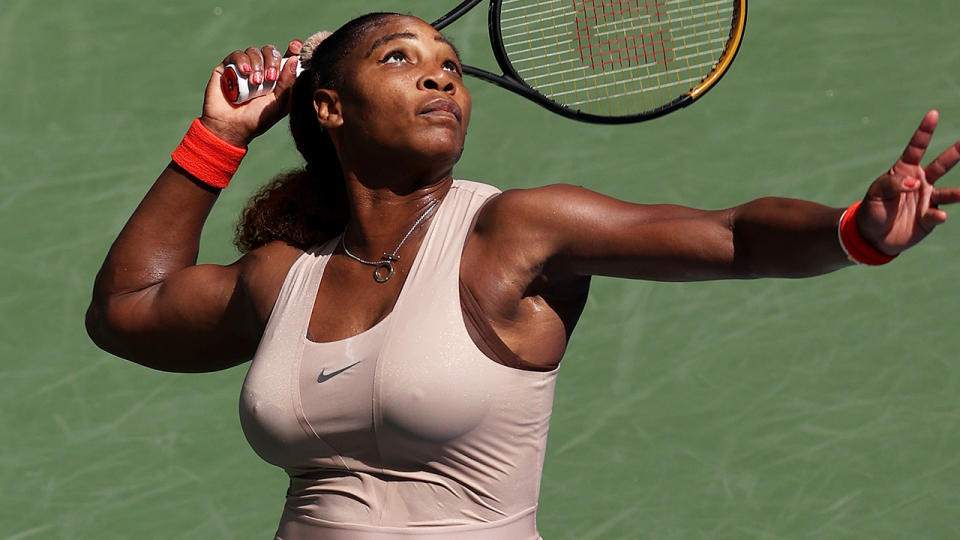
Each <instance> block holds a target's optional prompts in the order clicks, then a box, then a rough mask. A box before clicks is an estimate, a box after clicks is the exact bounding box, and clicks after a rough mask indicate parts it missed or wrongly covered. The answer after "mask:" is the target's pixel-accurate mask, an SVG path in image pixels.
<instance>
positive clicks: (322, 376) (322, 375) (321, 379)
mask: <svg viewBox="0 0 960 540" xmlns="http://www.w3.org/2000/svg"><path fill="white" fill-rule="evenodd" d="M359 363H360V361H359V360H357V361H356V362H354V363H352V364H350V365H349V366H347V367H345V368H340V369H338V370H336V371H331V372H330V373H326V374H325V373H324V372H323V369H326V368H323V369H321V370H320V374H319V375H317V382H318V383H322V382H324V381H326V380H328V379H331V378H333V377H336V376H337V375H339V374H341V373H343V372H344V371H346V370H348V369H350V368H352V367H353V366H355V365H357V364H359Z"/></svg>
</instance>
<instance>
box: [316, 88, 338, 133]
mask: <svg viewBox="0 0 960 540" xmlns="http://www.w3.org/2000/svg"><path fill="white" fill-rule="evenodd" d="M313 109H314V110H315V111H317V122H319V123H320V125H321V126H323V128H324V129H331V128H338V127H340V126H342V125H343V107H342V104H341V102H340V95H339V94H338V93H337V92H336V91H335V90H329V89H326V88H321V89H319V90H317V91H316V92H315V93H314V94H313Z"/></svg>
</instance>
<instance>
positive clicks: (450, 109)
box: [418, 98, 463, 122]
mask: <svg viewBox="0 0 960 540" xmlns="http://www.w3.org/2000/svg"><path fill="white" fill-rule="evenodd" d="M418 114H422V115H425V116H438V117H444V116H445V117H451V118H454V119H456V121H457V122H460V121H461V120H462V119H463V111H462V110H461V109H460V105H457V102H455V101H451V100H449V99H443V98H437V99H434V100H431V101H428V102H427V103H426V104H425V105H424V106H423V107H422V108H421V109H420V112H419V113H418Z"/></svg>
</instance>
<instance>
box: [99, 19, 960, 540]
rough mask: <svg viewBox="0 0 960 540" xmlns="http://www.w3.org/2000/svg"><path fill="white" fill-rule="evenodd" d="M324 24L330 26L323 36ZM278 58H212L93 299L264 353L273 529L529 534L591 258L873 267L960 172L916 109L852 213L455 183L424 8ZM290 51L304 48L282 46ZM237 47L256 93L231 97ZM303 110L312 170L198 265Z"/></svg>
mask: <svg viewBox="0 0 960 540" xmlns="http://www.w3.org/2000/svg"><path fill="white" fill-rule="evenodd" d="M321 37H322V36H321ZM317 41H319V38H314V39H313V40H312V41H309V40H308V43H307V45H308V46H307V47H305V49H306V50H304V51H303V55H302V56H301V57H300V59H299V61H300V62H302V63H303V65H304V67H305V68H306V69H305V71H304V72H303V74H302V75H300V77H299V78H297V77H296V64H297V62H296V61H294V60H291V61H289V62H287V64H286V65H285V67H284V69H283V70H282V71H281V70H279V66H280V63H281V54H280V51H279V50H277V48H275V47H272V46H266V47H263V48H260V49H256V48H250V49H247V50H246V51H242V52H241V51H237V52H234V53H232V54H231V55H230V56H229V57H228V58H226V59H225V60H224V62H223V64H221V65H219V66H217V68H216V69H215V70H214V73H213V75H212V76H211V78H210V82H209V85H208V87H207V91H206V96H205V101H204V105H203V114H202V116H201V117H200V118H199V119H198V120H196V121H195V122H194V124H193V125H192V127H191V128H190V130H189V131H188V133H187V135H186V136H185V137H184V140H183V142H182V143H181V144H180V146H178V147H177V149H176V150H175V151H174V153H173V162H171V163H170V165H169V166H168V167H167V168H166V169H165V170H164V171H163V172H162V173H161V175H160V177H159V178H158V179H157V181H156V183H155V184H154V185H153V188H152V189H151V190H150V191H149V193H148V194H147V195H146V197H145V198H144V200H143V202H142V203H141V204H140V206H139V207H138V208H137V209H136V211H135V212H134V214H133V216H132V217H131V218H130V220H129V222H128V223H127V225H126V226H125V227H124V228H123V230H122V231H121V233H120V235H119V237H118V238H117V240H116V242H115V243H114V245H113V247H112V248H111V250H110V252H109V254H108V255H107V258H106V261H105V262H104V264H103V268H102V270H101V271H100V273H99V275H98V277H97V280H96V284H95V288H94V298H93V302H92V304H91V306H90V309H89V312H88V318H87V325H88V329H89V333H90V335H91V337H92V338H93V340H94V341H95V342H96V343H97V344H98V345H100V346H101V347H102V348H104V349H105V350H107V351H109V352H111V353H113V354H116V355H119V356H122V357H124V358H127V359H130V360H132V361H134V362H137V363H140V364H143V365H145V366H148V367H151V368H154V369H160V370H166V371H180V372H202V371H213V370H219V369H224V368H227V367H230V366H234V365H237V364H240V363H242V362H246V361H248V360H250V359H252V360H253V361H252V363H251V365H250V368H249V372H248V374H247V377H246V380H245V382H244V384H243V389H242V391H241V398H240V401H241V407H240V413H241V420H242V425H243V430H244V433H245V434H246V436H247V439H248V440H249V441H250V444H251V445H252V446H253V448H254V449H255V450H256V452H257V453H258V454H259V455H260V456H262V457H263V458H264V459H265V460H267V461H268V462H270V463H272V464H274V465H277V466H279V467H282V468H284V469H285V470H286V471H287V472H288V473H289V475H290V487H289V490H288V492H287V497H286V504H285V506H284V509H283V514H282V517H281V519H280V525H279V529H278V531H277V538H283V539H288V540H290V539H307V538H310V539H336V540H373V539H393V538H413V537H427V538H449V539H455V540H466V539H489V538H495V539H517V540H520V539H523V540H527V539H536V538H539V535H538V533H537V528H536V519H535V510H536V505H537V497H538V490H539V483H540V476H541V467H542V463H543V457H544V449H545V444H546V436H547V426H548V422H549V419H550V412H551V403H552V398H553V388H554V381H555V377H556V374H557V367H558V365H559V363H560V359H561V357H562V356H563V353H564V349H565V348H566V345H567V340H568V338H569V337H570V334H571V332H572V331H573V328H574V326H575V325H576V323H577V320H578V318H579V316H580V314H581V311H582V308H583V306H584V302H585V299H586V295H587V290H588V286H589V283H590V276H591V275H595V274H599V275H606V276H620V277H625V278H633V279H647V280H671V281H673V280H675V281H683V280H706V279H728V278H756V277H762V276H781V277H802V276H812V275H816V274H823V273H826V272H831V271H834V270H837V269H840V268H843V267H845V266H849V265H851V264H853V261H856V262H860V263H863V264H882V263H884V262H887V261H889V260H890V259H892V258H893V257H896V256H897V255H898V254H899V253H900V252H902V251H904V250H906V249H907V248H909V247H911V246H912V245H914V244H916V243H917V242H919V241H920V240H921V239H923V238H924V237H925V236H927V235H928V234H929V233H930V232H931V231H932V230H933V229H934V227H936V226H937V225H939V224H941V223H943V222H944V220H945V219H946V217H947V216H946V213H945V212H944V211H943V210H942V209H940V208H939V206H940V205H944V204H948V203H954V202H957V201H958V200H960V190H958V189H955V188H937V187H935V184H934V183H935V182H936V181H937V180H938V179H939V178H940V177H941V176H942V175H943V174H944V173H946V172H947V171H948V170H950V169H951V168H952V167H953V166H954V165H955V164H956V163H957V162H958V161H960V145H958V146H953V147H951V148H950V149H949V150H947V151H946V152H945V153H943V154H942V155H940V156H939V157H938V158H936V159H935V160H934V161H933V162H932V163H930V164H929V165H927V166H926V167H923V166H922V165H921V159H922V157H923V155H924V152H925V150H926V148H927V145H928V142H929V141H930V138H931V135H932V133H933V130H934V128H935V126H936V124H937V113H936V112H935V111H931V112H930V113H928V114H927V115H926V117H925V118H924V119H923V122H922V123H921V125H920V128H919V129H918V130H917V131H916V133H915V134H914V136H913V138H912V139H911V141H910V144H909V146H908V147H907V149H906V151H905V152H904V153H903V155H902V156H901V157H900V159H899V160H897V162H896V163H895V164H894V166H893V167H892V168H891V169H890V171H889V172H887V173H886V174H883V175H882V176H880V178H879V179H877V180H876V181H874V182H873V183H872V184H871V185H870V186H869V188H868V189H867V192H866V196H865V197H864V199H863V200H862V201H861V202H860V203H857V204H855V205H853V206H851V207H850V208H848V209H836V208H830V207H826V206H821V205H819V204H815V203H811V202H806V201H799V200H791V199H781V198H764V199H759V200H755V201H752V202H748V203H746V204H743V205H740V206H737V207H734V208H730V209H726V210H720V211H704V210H695V209H691V208H684V207H680V206H667V205H643V204H633V203H628V202H623V201H619V200H616V199H612V198H609V197H605V196H603V195H600V194H597V193H594V192H591V191H588V190H586V189H582V188H579V187H574V186H566V185H551V186H546V187H540V188H535V189H527V190H512V191H507V192H504V193H501V192H500V191H499V190H497V189H496V188H494V187H491V186H488V185H484V184H480V183H474V182H469V181H461V180H455V179H454V178H453V168H454V165H455V164H456V163H457V160H458V159H459V157H460V155H461V152H462V151H463V145H464V138H465V136H466V132H467V126H468V124H469V121H470V114H471V102H470V94H469V92H468V91H467V89H466V87H465V86H464V84H463V80H462V77H461V68H460V60H459V58H458V56H457V52H456V51H455V50H454V48H453V47H452V46H451V45H450V43H449V42H447V40H446V39H444V38H443V36H442V35H441V34H439V33H438V32H437V31H436V30H434V29H433V28H432V27H431V26H430V25H429V24H427V23H425V22H424V21H422V20H420V19H417V18H414V17H409V16H401V15H394V14H371V15H366V16H363V17H360V18H358V19H356V20H353V21H351V22H349V23H347V24H346V25H345V26H343V27H342V28H340V29H339V30H338V31H337V32H335V33H334V34H332V35H331V36H329V37H328V38H326V39H325V40H323V41H322V42H321V43H319V44H318V43H316V42H317ZM300 52H301V43H300V42H296V41H295V42H293V43H291V44H290V46H289V49H288V51H287V53H286V55H287V56H292V55H297V54H298V53H300ZM228 64H233V65H235V66H237V68H238V70H239V71H240V73H241V75H242V76H244V77H247V78H248V79H249V80H250V82H251V83H254V84H259V83H260V82H262V81H268V82H272V81H276V83H277V84H276V88H275V90H274V91H273V92H272V93H270V94H269V95H267V96H264V97H261V98H259V99H254V100H252V101H249V102H247V103H245V104H243V105H240V106H234V105H231V104H230V103H228V102H227V101H226V100H225V98H224V97H223V94H222V92H221V88H220V77H221V75H222V73H223V71H224V67H225V66H226V65H228ZM288 111H289V114H290V127H291V130H292V132H293V137H294V140H295V142H296V145H297V148H298V149H299V151H300V152H301V153H302V154H303V157H304V158H305V159H306V166H305V167H304V168H303V169H301V170H298V171H295V172H292V173H287V174H284V175H281V176H279V177H278V178H276V179H275V180H274V181H273V182H272V183H270V184H269V185H268V186H267V187H266V188H264V189H263V190H261V192H260V193H259V194H258V195H257V196H256V197H255V198H254V199H253V200H252V202H251V204H250V206H249V207H248V208H247V209H246V210H245V212H244V215H243V217H242V220H241V224H240V227H239V231H238V237H237V243H238V245H239V246H240V247H241V249H242V251H243V252H244V255H243V256H242V257H241V258H240V259H239V260H238V261H236V262H235V263H234V264H231V265H229V266H216V265H197V264H196V258H197V251H198V244H199V240H200V232H201V229H202V228H203V223H204V220H205V219H206V216H207V214H208V212H209V211H210V209H211V207H212V206H213V204H214V201H215V200H216V198H217V194H218V193H219V191H220V188H222V187H225V186H226V184H227V182H228V181H229V179H230V176H231V175H232V174H233V172H234V171H235V170H236V168H237V165H238V164H239V162H240V159H241V158H242V157H243V154H244V152H245V148H246V146H247V145H248V144H249V143H250V141H252V140H253V139H254V138H255V137H257V136H258V135H259V134H261V133H263V132H265V131H266V130H268V129H269V128H270V127H271V126H272V125H273V124H275V123H276V122H277V121H279V120H280V119H281V118H282V117H283V116H284V115H286V114H287V112H288Z"/></svg>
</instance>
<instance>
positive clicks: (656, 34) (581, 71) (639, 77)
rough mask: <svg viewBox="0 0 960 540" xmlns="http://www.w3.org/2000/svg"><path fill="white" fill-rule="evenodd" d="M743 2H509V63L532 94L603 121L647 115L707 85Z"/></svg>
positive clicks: (505, 31)
mask: <svg viewBox="0 0 960 540" xmlns="http://www.w3.org/2000/svg"><path fill="white" fill-rule="evenodd" d="M736 3H737V2H736V1H735V0H503V2H502V4H501V10H500V29H501V35H502V39H503V44H504V49H505V51H506V53H507V57H508V59H509V61H510V63H511V65H512V66H513V68H514V69H515V71H516V72H517V74H518V75H519V76H520V78H522V79H523V80H524V82H526V83H527V84H528V85H530V86H531V87H532V88H534V89H535V90H537V91H538V92H540V93H541V94H543V95H545V96H546V97H548V98H550V99H552V100H553V101H555V102H557V103H561V104H563V105H566V106H568V107H574V108H577V109H579V110H583V111H585V112H589V113H593V114H600V115H616V116H623V115H632V114H641V113H644V112H647V111H650V110H653V109H656V108H658V107H661V106H664V105H667V104H669V103H670V102H672V101H673V100H675V99H676V98H678V97H680V96H682V95H684V94H686V93H687V92H689V91H690V90H691V89H692V88H693V87H695V86H696V85H697V84H699V83H700V82H701V81H703V80H704V79H705V78H706V77H707V76H708V75H710V73H711V72H712V70H713V69H714V67H715V66H716V64H717V62H718V61H719V60H720V58H721V57H722V56H723V54H724V51H725V50H726V48H727V45H728V43H729V41H730V39H729V38H730V34H731V29H732V28H733V26H734V23H735V19H736V16H737V15H738V13H737V11H738V10H737V8H736V7H735V4H736Z"/></svg>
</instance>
